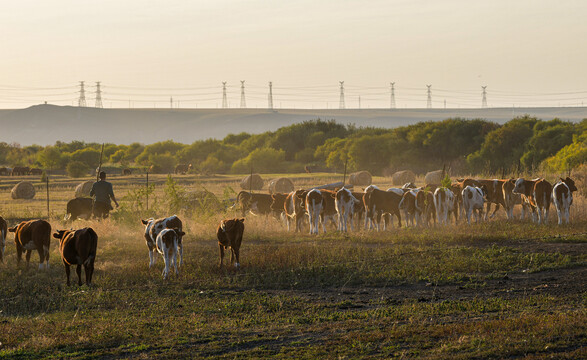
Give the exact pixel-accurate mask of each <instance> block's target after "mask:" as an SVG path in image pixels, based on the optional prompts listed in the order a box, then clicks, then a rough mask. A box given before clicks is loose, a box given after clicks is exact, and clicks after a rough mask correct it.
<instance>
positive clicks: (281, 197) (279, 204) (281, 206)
mask: <svg viewBox="0 0 587 360" xmlns="http://www.w3.org/2000/svg"><path fill="white" fill-rule="evenodd" d="M287 195H288V194H284V193H275V194H271V198H272V199H273V202H272V203H271V206H270V208H271V212H272V213H273V215H274V216H275V217H276V218H278V219H279V218H282V219H283V220H285V214H284V212H285V199H287Z"/></svg>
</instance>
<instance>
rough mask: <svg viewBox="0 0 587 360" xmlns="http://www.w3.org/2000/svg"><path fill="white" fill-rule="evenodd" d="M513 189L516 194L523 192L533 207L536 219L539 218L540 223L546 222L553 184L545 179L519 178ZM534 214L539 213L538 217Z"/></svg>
mask: <svg viewBox="0 0 587 360" xmlns="http://www.w3.org/2000/svg"><path fill="white" fill-rule="evenodd" d="M512 191H513V193H514V194H521V195H523V196H525V197H526V199H527V201H528V204H529V205H530V208H531V209H532V217H533V219H534V220H537V222H538V223H539V224H540V223H543V224H546V222H547V221H548V211H549V210H550V200H551V197H552V185H551V184H550V183H549V182H548V181H546V180H544V179H534V180H526V179H523V178H519V179H518V180H516V185H515V187H514V190H512ZM534 215H537V217H535V216H534Z"/></svg>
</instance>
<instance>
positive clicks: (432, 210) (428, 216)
mask: <svg viewBox="0 0 587 360" xmlns="http://www.w3.org/2000/svg"><path fill="white" fill-rule="evenodd" d="M434 190H436V188H434ZM421 193H422V195H421V196H418V197H416V201H418V207H419V208H421V209H422V215H421V221H422V222H423V224H424V225H425V226H430V224H431V223H432V225H436V206H435V205H434V193H433V192H432V191H428V190H422V191H421Z"/></svg>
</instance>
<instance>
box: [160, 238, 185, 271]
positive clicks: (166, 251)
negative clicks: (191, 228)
mask: <svg viewBox="0 0 587 360" xmlns="http://www.w3.org/2000/svg"><path fill="white" fill-rule="evenodd" d="M184 235H185V233H184V232H183V231H181V230H179V229H177V228H175V229H163V230H161V232H160V233H159V235H157V252H158V253H159V254H161V256H163V261H164V262H165V268H164V269H163V274H162V275H163V279H167V276H168V275H169V269H170V267H171V265H173V267H174V269H175V275H177V274H178V271H177V253H178V245H179V241H180V239H181V237H182V236H184Z"/></svg>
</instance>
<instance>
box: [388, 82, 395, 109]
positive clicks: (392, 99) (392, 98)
mask: <svg viewBox="0 0 587 360" xmlns="http://www.w3.org/2000/svg"><path fill="white" fill-rule="evenodd" d="M389 84H390V85H391V99H390V100H389V107H390V108H391V109H395V87H394V85H395V82H390V83H389Z"/></svg>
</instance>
